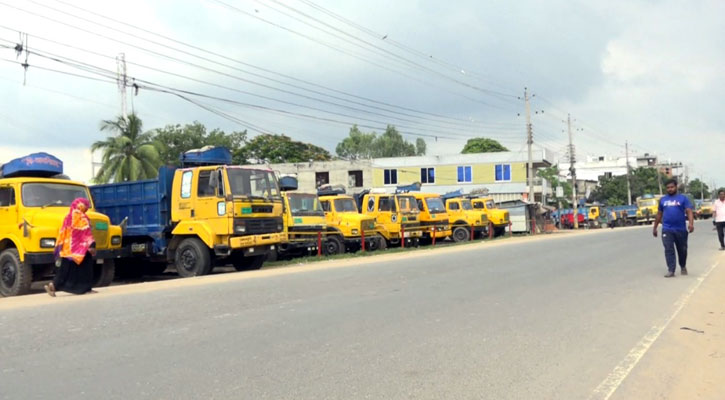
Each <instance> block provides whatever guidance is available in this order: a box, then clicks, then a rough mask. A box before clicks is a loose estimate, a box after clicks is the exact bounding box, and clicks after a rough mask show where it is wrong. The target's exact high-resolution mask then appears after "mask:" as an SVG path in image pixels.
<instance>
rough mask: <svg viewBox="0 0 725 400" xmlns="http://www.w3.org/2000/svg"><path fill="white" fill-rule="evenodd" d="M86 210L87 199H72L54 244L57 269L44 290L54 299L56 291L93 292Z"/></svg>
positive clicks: (91, 248) (91, 244)
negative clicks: (51, 280)
mask: <svg viewBox="0 0 725 400" xmlns="http://www.w3.org/2000/svg"><path fill="white" fill-rule="evenodd" d="M89 207H90V202H89V201H88V200H87V199H83V198H78V199H75V200H73V203H71V205H70V212H69V213H68V215H66V217H65V219H64V220H63V226H62V227H61V228H60V232H59V233H58V239H57V240H56V241H55V246H56V247H55V256H56V258H57V260H58V261H56V265H59V266H60V268H59V269H58V271H56V274H55V278H53V282H51V283H49V284H47V285H45V291H46V292H48V294H49V295H51V296H53V297H55V292H56V290H62V291H65V292H69V293H73V294H85V293H95V291H93V290H92V288H93V255H94V254H95V241H94V240H93V232H92V231H91V220H90V219H89V218H88V216H87V215H86V211H88V208H89Z"/></svg>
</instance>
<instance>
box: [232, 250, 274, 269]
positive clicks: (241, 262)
mask: <svg viewBox="0 0 725 400" xmlns="http://www.w3.org/2000/svg"><path fill="white" fill-rule="evenodd" d="M266 259H267V255H266V254H265V255H261V256H247V257H236V258H235V260H234V269H236V270H237V271H251V270H253V269H260V268H262V265H264V260H266Z"/></svg>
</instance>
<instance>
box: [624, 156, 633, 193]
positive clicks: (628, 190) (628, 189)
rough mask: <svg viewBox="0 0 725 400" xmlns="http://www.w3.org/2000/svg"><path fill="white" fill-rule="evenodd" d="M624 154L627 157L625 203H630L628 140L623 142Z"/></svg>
mask: <svg viewBox="0 0 725 400" xmlns="http://www.w3.org/2000/svg"><path fill="white" fill-rule="evenodd" d="M624 156H625V157H626V158H627V205H630V206H631V205H632V187H631V184H630V183H629V142H624Z"/></svg>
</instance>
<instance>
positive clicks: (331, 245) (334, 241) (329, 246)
mask: <svg viewBox="0 0 725 400" xmlns="http://www.w3.org/2000/svg"><path fill="white" fill-rule="evenodd" d="M322 246H323V250H324V253H325V255H327V256H332V255H335V254H343V253H344V252H345V245H344V244H343V243H342V240H341V239H340V238H339V237H337V236H328V237H327V240H325V243H323V244H322Z"/></svg>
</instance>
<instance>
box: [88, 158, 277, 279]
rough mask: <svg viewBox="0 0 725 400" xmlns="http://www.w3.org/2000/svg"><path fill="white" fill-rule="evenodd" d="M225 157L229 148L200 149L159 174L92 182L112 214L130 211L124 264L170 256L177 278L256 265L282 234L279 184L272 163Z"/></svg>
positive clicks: (101, 202) (166, 259)
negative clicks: (127, 255) (250, 163)
mask: <svg viewBox="0 0 725 400" xmlns="http://www.w3.org/2000/svg"><path fill="white" fill-rule="evenodd" d="M230 164H231V152H229V150H228V149H224V148H203V149H200V150H193V151H189V152H186V153H184V154H182V167H181V168H175V167H161V169H160V170H159V175H158V177H157V178H156V179H151V180H146V181H136V182H119V183H111V184H105V185H97V186H94V187H93V188H92V191H93V194H94V198H95V199H96V203H98V204H99V205H102V207H100V208H101V209H102V210H104V212H106V213H107V214H109V215H110V216H111V219H112V221H115V220H121V219H124V218H128V221H129V222H128V226H127V227H126V234H125V235H124V238H123V244H124V248H126V249H128V250H129V252H130V253H131V255H132V258H131V259H130V260H128V263H127V264H131V265H138V264H147V265H153V264H157V265H161V266H162V267H165V264H166V263H173V264H174V265H175V267H176V271H177V273H178V274H179V275H180V276H182V277H189V276H198V275H206V274H208V273H209V272H210V271H211V270H212V269H213V268H214V266H216V265H226V264H232V265H233V266H234V268H235V269H237V270H239V271H242V270H248V269H259V268H261V267H262V264H263V263H264V260H265V259H266V258H267V254H268V253H269V252H270V251H272V250H275V249H276V246H277V245H278V244H279V243H281V242H283V241H284V239H285V232H284V221H283V211H282V195H281V193H280V189H279V183H278V180H277V177H276V175H275V174H274V171H272V170H271V169H269V168H266V167H261V166H234V165H230ZM139 261H140V262H139Z"/></svg>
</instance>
